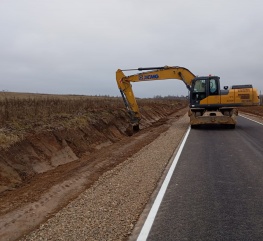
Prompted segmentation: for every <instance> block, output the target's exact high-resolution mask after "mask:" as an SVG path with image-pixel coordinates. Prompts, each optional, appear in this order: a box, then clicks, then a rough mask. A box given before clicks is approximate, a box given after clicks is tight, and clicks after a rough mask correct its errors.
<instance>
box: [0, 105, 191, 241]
mask: <svg viewBox="0 0 263 241" xmlns="http://www.w3.org/2000/svg"><path fill="white" fill-rule="evenodd" d="M182 106H183V105H180V104H179V105H178V106H169V105H166V108H164V107H165V106H162V105H160V106H158V105H155V106H152V107H149V106H145V108H144V109H142V113H143V114H144V116H143V121H142V125H141V127H142V130H141V131H140V132H138V133H136V134H135V135H133V136H132V137H128V136H127V135H126V133H125V128H126V127H127V118H126V116H125V115H124V114H123V111H118V110H116V111H114V112H113V113H109V112H107V113H106V114H104V115H103V118H101V113H99V114H100V115H96V113H94V115H93V118H92V122H90V125H85V127H83V126H82V127H81V128H79V127H78V128H74V129H70V128H67V129H61V128H57V127H56V128H53V129H52V130H49V131H46V132H43V131H40V132H39V131H35V132H34V133H31V134H29V135H27V136H26V138H24V139H23V140H22V141H20V142H17V143H16V144H14V145H12V146H11V147H10V148H8V149H2V150H1V160H0V164H1V172H0V179H1V185H2V193H1V194H0V240H16V239H18V238H19V237H21V236H22V235H23V234H26V233H28V232H29V231H31V230H34V229H35V228H36V227H37V226H38V225H39V224H40V223H43V222H45V221H46V220H47V219H49V218H50V217H52V216H53V215H54V214H55V213H56V212H58V211H59V210H60V209H61V208H63V207H64V206H65V205H67V204H68V203H69V202H70V201H71V200H74V199H75V198H76V197H78V196H79V194H80V193H82V192H83V191H85V190H86V189H90V187H91V186H92V185H93V184H94V182H96V181H97V180H98V179H99V177H101V176H102V175H103V173H105V172H107V171H110V170H112V169H113V168H115V167H116V166H118V165H119V164H121V163H123V162H124V161H125V160H127V159H129V158H130V157H132V156H133V155H134V154H135V153H137V152H138V151H140V150H141V149H143V148H144V147H146V146H147V145H149V144H150V143H151V142H152V141H154V140H155V139H156V138H157V137H158V136H159V135H160V134H161V133H163V132H165V131H167V130H168V128H169V127H170V126H171V121H172V120H173V121H176V120H177V119H178V118H179V117H181V116H182V115H184V113H185V112H186V109H182V110H180V108H182ZM178 138H179V139H180V137H178ZM169 155H170V156H171V153H170V154H169ZM166 162H167V160H166ZM2 167H4V168H2ZM159 171H161V172H162V169H160V170H159ZM132 175H134V174H132ZM154 180H155V183H156V182H157V180H158V178H157V179H154ZM153 187H154V186H152V188H153ZM129 188H131V187H129ZM148 195H150V193H148ZM124 196H125V195H124ZM98 201H99V200H95V202H98ZM142 203H143V204H142ZM142 203H141V204H140V205H142V206H143V205H144V202H142ZM117 204H118V203H117ZM136 215H138V214H136ZM135 219H136V218H135V217H134V218H133V221H132V223H134V221H135ZM97 221H98V220H97ZM130 224H131V223H130ZM130 224H129V225H130ZM118 228H120V227H118ZM125 230H126V229H125ZM125 230H124V233H125V235H127V232H126V231H127V230H126V231H125ZM34 240H37V239H34ZM53 240H57V239H56V238H54V239H53ZM71 240H72V239H71ZM73 240H74V238H73ZM87 240H88V239H87Z"/></svg>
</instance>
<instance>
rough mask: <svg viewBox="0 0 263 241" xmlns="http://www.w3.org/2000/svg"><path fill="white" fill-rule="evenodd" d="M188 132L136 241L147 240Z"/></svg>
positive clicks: (188, 131)
mask: <svg viewBox="0 0 263 241" xmlns="http://www.w3.org/2000/svg"><path fill="white" fill-rule="evenodd" d="M190 130H191V128H190V127H189V128H188V130H187V132H186V134H185V136H184V139H183V141H182V143H181V145H180V147H179V149H178V152H177V154H176V156H175V158H174V160H173V163H172V165H171V167H170V169H169V171H168V173H167V175H166V177H165V179H164V182H163V184H162V186H161V189H160V191H159V193H158V195H157V197H156V199H155V201H154V203H153V206H152V208H151V210H150V212H149V214H148V217H147V219H146V221H145V223H144V225H143V227H142V230H141V232H140V234H139V236H138V238H137V241H145V240H146V239H147V237H148V235H149V232H150V230H151V227H152V224H153V222H154V219H155V216H156V214H157V212H158V209H159V207H160V204H161V202H162V199H163V196H164V194H165V192H166V189H167V187H168V184H169V182H170V179H171V177H172V175H173V172H174V169H175V167H176V164H177V162H178V160H179V157H180V155H181V153H182V150H183V148H184V145H185V142H186V140H187V137H188V135H189V133H190Z"/></svg>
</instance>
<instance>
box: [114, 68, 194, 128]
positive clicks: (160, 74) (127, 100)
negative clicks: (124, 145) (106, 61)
mask: <svg viewBox="0 0 263 241" xmlns="http://www.w3.org/2000/svg"><path fill="white" fill-rule="evenodd" d="M128 70H138V71H144V70H150V71H147V72H141V73H138V74H134V75H130V76H125V75H124V73H123V71H128ZM128 70H120V69H118V70H117V72H116V81H117V84H118V87H119V89H120V92H121V95H122V98H123V101H124V104H125V106H126V108H127V111H128V113H129V115H130V118H131V124H132V126H133V129H134V130H137V129H139V122H140V119H141V114H140V111H139V107H138V104H137V102H136V99H135V96H134V94H133V90H132V85H131V82H140V81H152V80H164V79H178V80H181V81H183V82H184V84H185V85H186V87H187V89H188V90H190V88H191V85H192V80H193V79H194V78H195V75H194V74H193V73H192V72H191V71H189V70H188V69H186V68H183V67H178V66H175V67H170V66H164V67H150V68H138V69H128Z"/></svg>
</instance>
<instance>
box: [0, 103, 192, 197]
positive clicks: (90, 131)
mask: <svg viewBox="0 0 263 241" xmlns="http://www.w3.org/2000/svg"><path fill="white" fill-rule="evenodd" d="M186 105H187V103H185V102H180V101H175V102H174V104H173V105H171V103H170V102H167V103H166V104H164V103H162V104H160V103H158V102H156V103H153V102H151V103H150V104H145V105H143V106H142V108H141V112H142V116H143V118H142V122H141V126H140V128H142V129H144V128H146V127H148V126H150V125H152V124H153V123H155V122H157V121H158V120H161V119H162V118H165V117H166V116H168V115H170V114H171V113H173V112H175V111H177V110H178V109H180V108H183V107H185V106H186ZM61 118H64V119H65V118H68V119H71V118H73V116H64V117H61ZM74 118H75V116H74ZM78 118H79V119H78V121H77V122H75V125H74V126H72V125H71V126H65V125H64V126H62V125H60V124H58V123H59V122H58V120H56V123H54V125H52V123H50V124H49V128H48V129H47V128H39V126H37V128H35V129H34V128H32V129H31V130H27V132H26V133H24V136H23V138H22V140H19V141H16V142H15V143H14V144H12V145H11V146H10V147H8V148H2V149H0V157H1V159H0V193H1V192H5V191H7V190H13V189H16V188H17V187H20V186H21V185H23V184H24V183H26V182H28V181H30V180H31V179H32V177H34V176H36V175H38V174H40V173H44V172H47V171H49V170H52V169H54V168H56V167H57V166H60V165H63V164H66V163H69V162H73V161H76V160H79V158H81V157H82V156H83V155H86V156H88V155H91V154H92V153H94V152H96V151H98V150H100V149H101V148H104V147H106V146H109V145H111V144H113V143H115V142H118V141H120V140H122V139H123V138H124V137H125V136H127V134H126V127H127V124H128V116H127V113H126V111H125V110H124V109H123V108H116V109H110V110H107V109H101V110H100V111H92V112H88V113H85V115H82V116H80V117H78ZM63 121H65V120H63Z"/></svg>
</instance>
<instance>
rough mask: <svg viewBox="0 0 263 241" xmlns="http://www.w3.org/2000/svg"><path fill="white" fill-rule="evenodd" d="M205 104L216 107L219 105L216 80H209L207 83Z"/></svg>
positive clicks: (218, 91) (217, 82)
mask: <svg viewBox="0 0 263 241" xmlns="http://www.w3.org/2000/svg"><path fill="white" fill-rule="evenodd" d="M207 87H208V88H207V96H208V97H207V104H208V105H218V104H220V94H219V93H220V86H219V79H218V78H213V77H211V78H209V79H208V83H207Z"/></svg>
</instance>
